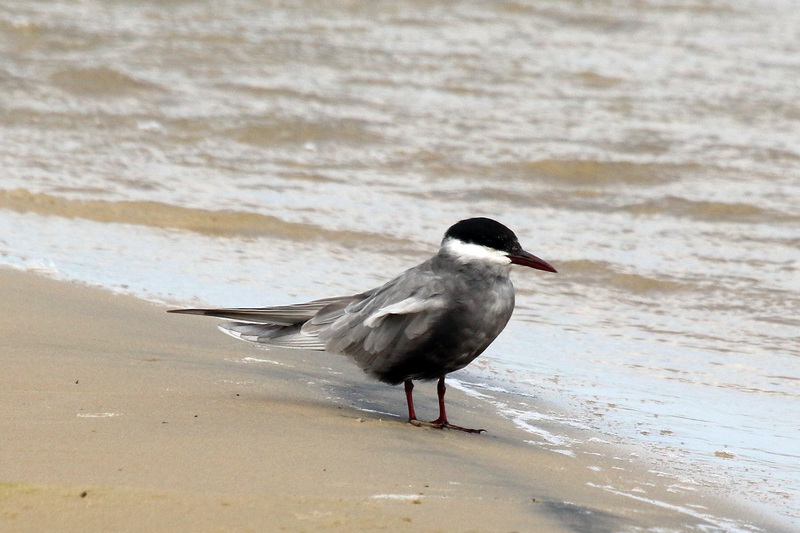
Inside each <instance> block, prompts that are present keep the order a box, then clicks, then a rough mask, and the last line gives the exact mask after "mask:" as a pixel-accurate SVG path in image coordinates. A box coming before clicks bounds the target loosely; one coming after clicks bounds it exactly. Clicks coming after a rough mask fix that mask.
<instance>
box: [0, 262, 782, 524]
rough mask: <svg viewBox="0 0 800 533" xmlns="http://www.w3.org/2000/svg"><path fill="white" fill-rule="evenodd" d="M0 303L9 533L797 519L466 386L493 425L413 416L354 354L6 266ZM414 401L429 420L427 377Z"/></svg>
mask: <svg viewBox="0 0 800 533" xmlns="http://www.w3.org/2000/svg"><path fill="white" fill-rule="evenodd" d="M0 301H2V302H4V303H3V304H2V305H3V306H4V309H5V312H4V313H3V316H4V318H5V319H4V320H3V321H2V323H0V339H2V340H1V341H0V342H2V343H3V350H2V352H3V353H4V356H3V359H4V363H3V366H4V373H3V377H2V378H0V383H2V386H1V387H0V394H1V395H2V400H3V401H2V404H0V405H2V413H0V420H3V425H4V426H5V427H7V428H10V431H6V432H5V433H6V436H5V437H4V440H3V443H2V447H0V529H3V528H5V527H11V528H12V529H14V530H18V531H39V530H47V529H50V528H53V527H56V526H57V527H58V529H60V530H64V531H78V530H87V529H89V530H92V529H99V528H101V527H102V528H103V529H107V530H119V531H125V530H142V529H147V530H151V531H198V530H208V529H215V528H216V529H220V528H221V529H225V530H229V531H238V530H247V529H265V528H266V529H276V530H277V529H281V528H283V529H286V530H289V531H304V530H320V529H325V530H328V531H354V530H355V531H358V530H361V531H369V530H373V529H385V530H389V531H395V530H396V531H440V530H441V531H467V530H470V531H473V530H474V531H531V530H536V531H553V532H568V531H571V532H574V531H579V532H581V531H586V532H589V531H609V532H611V531H620V530H632V529H634V530H635V529H636V528H639V529H640V530H641V529H644V530H647V529H655V528H662V530H666V531H671V530H676V531H683V530H686V529H690V528H703V527H704V528H706V530H708V531H758V530H765V531H788V530H789V529H788V528H787V527H784V526H780V525H778V524H777V523H776V522H775V520H776V519H773V518H769V517H762V516H759V515H758V514H757V513H756V512H755V511H754V510H753V509H751V508H747V507H744V506H742V505H741V503H740V502H729V501H725V500H724V499H719V498H716V497H714V496H713V495H711V494H707V493H705V492H702V491H699V490H694V489H687V490H678V491H676V490H675V489H674V488H670V487H669V486H666V485H665V483H664V481H663V479H661V478H659V476H658V475H656V474H653V473H649V472H648V471H647V469H646V467H645V466H644V465H643V464H640V463H638V462H637V461H636V460H634V459H631V458H630V457H624V458H623V457H616V456H615V454H614V453H606V454H599V453H593V451H592V446H595V447H597V448H603V446H604V445H603V444H602V443H595V444H591V445H589V444H587V443H585V442H584V444H585V446H582V447H581V448H580V449H579V450H576V453H574V454H573V455H572V456H570V455H567V454H563V453H558V452H557V451H553V450H552V449H549V448H546V447H544V446H537V439H539V438H538V437H537V436H536V435H533V434H531V433H528V432H525V431H524V430H522V429H520V428H518V427H517V426H516V425H515V424H514V422H513V421H510V420H507V419H505V418H503V417H501V416H499V415H498V414H497V413H496V412H495V409H494V407H493V406H492V405H490V403H489V402H486V401H482V400H480V399H476V398H474V397H473V396H471V395H470V394H468V393H465V392H463V391H461V390H459V389H458V388H457V387H449V389H448V407H449V414H450V416H451V418H452V420H453V421H454V423H457V424H461V425H466V426H471V427H483V428H486V429H487V430H488V432H487V433H485V434H482V435H467V434H463V433H460V432H451V431H440V430H434V429H430V428H417V427H413V426H411V425H410V424H407V423H406V422H405V421H404V419H403V418H402V417H403V416H404V412H405V411H404V410H405V403H404V399H403V393H402V390H401V388H397V387H390V386H387V385H384V384H380V383H377V382H373V381H370V380H368V379H367V378H366V377H365V376H364V375H363V374H362V373H361V372H360V371H359V370H358V369H357V368H355V366H353V365H351V364H350V363H349V362H348V361H347V360H346V359H345V358H340V357H337V356H332V355H329V354H320V353H312V352H301V351H289V350H277V349H271V350H269V351H264V350H257V349H255V348H254V347H252V346H250V345H247V344H245V343H241V342H235V341H234V340H232V339H230V338H228V337H226V336H224V335H220V334H219V332H218V331H217V330H216V328H215V327H214V321H213V320H207V319H205V320H204V319H202V318H200V317H191V316H181V315H167V314H166V313H165V310H166V307H164V306H162V305H157V304H152V303H149V302H145V301H142V300H138V299H136V298H134V297H132V296H122V295H116V294H112V293H110V292H106V291H104V290H102V289H97V288H92V287H85V286H80V285H76V284H71V283H68V282H61V281H54V280H51V279H47V278H44V277H41V276H39V275H37V274H34V273H30V272H22V271H17V270H13V269H7V268H0ZM415 392H416V393H417V394H415V400H416V401H417V408H418V412H419V413H420V416H421V417H424V418H428V417H429V416H430V415H432V414H434V413H435V409H436V408H435V405H436V403H435V395H434V394H433V386H432V385H429V384H421V386H420V387H419V389H415ZM585 433H586V432H583V433H580V434H576V435H571V436H570V437H571V438H575V439H576V440H580V439H582V440H586V434H585ZM621 453H622V452H621ZM84 493H85V494H84Z"/></svg>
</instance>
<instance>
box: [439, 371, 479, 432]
mask: <svg viewBox="0 0 800 533" xmlns="http://www.w3.org/2000/svg"><path fill="white" fill-rule="evenodd" d="M446 391H447V387H445V385H444V376H442V377H440V378H439V383H437V384H436V393H437V394H438V395H439V418H437V419H436V420H434V421H433V422H431V426H432V427H435V428H438V429H456V430H458V431H466V432H467V433H480V432H481V431H486V430H485V429H470V428H464V427H461V426H454V425H453V424H451V423H450V422H448V421H447V412H445V409H444V393H445V392H446Z"/></svg>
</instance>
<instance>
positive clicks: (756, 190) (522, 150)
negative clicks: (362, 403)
mask: <svg viewBox="0 0 800 533" xmlns="http://www.w3.org/2000/svg"><path fill="white" fill-rule="evenodd" d="M798 43H800V10H798V9H797V8H796V6H795V5H794V4H793V3H792V2H789V1H786V2H780V1H771V2H748V3H746V4H744V3H741V2H732V1H719V2H706V1H696V2H686V3H683V4H682V6H681V7H676V6H674V5H673V3H671V2H658V1H648V2H632V1H631V2H592V3H584V2H570V1H549V2H530V3H525V2H499V3H492V4H488V5H487V4H481V3H471V2H448V3H430V2H424V3H423V2H419V3H404V4H400V5H398V4H383V3H363V4H362V3H359V2H351V3H346V4H330V5H318V4H317V3H314V4H313V5H312V4H304V3H302V2H299V3H298V2H294V3H286V4H283V3H280V2H274V3H271V4H269V5H267V6H265V5H264V4H263V3H261V2H246V1H245V2H230V3H215V4H205V3H195V2H169V3H155V2H153V3H141V2H132V1H116V2H107V3H97V2H67V1H56V2H48V3H34V2H18V3H15V4H13V5H10V6H6V7H5V8H4V9H3V11H2V12H1V13H0V46H2V54H0V87H1V88H2V90H1V91H0V138H2V143H0V168H2V171H0V172H1V173H0V189H1V190H0V227H3V228H4V231H3V234H2V235H0V262H3V263H5V264H11V265H15V266H18V267H21V268H26V269H33V270H36V269H38V270H44V271H47V272H49V273H50V274H51V275H54V276H57V277H61V278H65V279H73V280H79V281H84V282H89V283H93V284H99V285H102V286H105V287H108V288H111V289H114V290H123V291H126V292H131V293H133V294H137V295H140V296H142V297H145V298H149V299H155V300H160V301H168V302H170V303H173V304H213V305H231V306H249V305H266V304H273V303H288V302H291V301H296V300H302V299H306V298H315V297H320V296H327V295H333V294H340V293H347V292H350V291H360V290H363V289H366V288H369V287H371V286H374V285H376V284H378V283H381V282H383V281H384V280H386V279H387V278H389V277H391V276H393V275H394V274H396V273H399V272H400V271H402V270H404V269H405V268H408V267H410V266H412V265H413V264H415V263H416V262H417V261H419V260H421V259H423V258H424V257H426V256H427V255H428V254H430V253H432V252H433V251H435V249H436V246H437V244H438V241H439V239H441V235H442V233H443V232H444V230H445V229H446V228H447V227H448V226H449V225H450V224H452V223H453V222H455V221H457V220H459V219H461V218H464V217H466V216H473V215H486V216H491V217H494V218H497V219H499V220H501V221H503V222H504V223H506V224H507V225H508V226H510V227H511V228H512V229H514V230H515V231H516V232H517V234H518V236H519V237H520V240H521V241H522V243H523V245H524V246H525V247H526V248H527V249H529V250H531V251H533V252H534V253H536V254H537V255H539V256H541V257H543V258H545V259H546V260H548V261H550V262H551V263H553V264H554V265H555V266H556V268H558V269H559V274H558V275H556V276H553V275H548V274H545V273H539V272H532V271H524V272H523V271H517V272H515V273H514V281H515V284H516V286H517V289H518V296H517V311H516V313H515V318H514V319H513V320H512V323H511V324H510V325H509V327H508V329H507V331H506V332H505V333H504V334H503V335H502V336H501V337H500V339H498V341H497V342H496V343H495V344H494V345H493V346H492V347H491V348H490V350H489V351H488V352H487V353H486V354H485V355H484V356H483V357H482V358H481V359H480V360H479V363H478V364H476V365H474V367H471V368H470V369H468V370H467V371H465V372H462V373H461V375H460V376H459V377H460V379H464V380H466V381H469V382H481V381H483V380H489V381H492V380H496V381H497V382H499V383H501V384H502V386H504V387H506V388H512V389H514V390H518V391H520V392H521V393H526V394H532V395H534V396H535V397H539V398H543V399H547V400H548V401H553V402H556V403H562V404H564V405H567V406H569V407H570V408H571V409H572V411H571V412H572V413H574V417H575V421H576V423H581V424H587V425H590V426H592V427H596V428H597V430H598V431H599V432H602V433H604V434H606V435H608V436H610V437H613V438H618V439H620V440H623V441H626V442H634V443H638V444H639V445H643V446H644V447H646V448H647V449H648V450H649V452H650V453H653V454H655V455H656V456H659V455H661V456H669V457H675V458H676V460H675V461H674V463H675V464H674V465H672V466H675V467H678V468H683V469H684V471H685V472H688V473H691V474H692V476H693V478H696V482H697V483H707V484H711V486H715V487H717V488H721V489H722V488H724V490H726V491H730V493H731V494H732V495H733V496H736V497H741V498H743V499H745V500H751V501H756V502H763V503H766V504H768V505H771V506H772V510H773V511H774V512H775V513H776V514H779V515H782V516H785V517H788V518H789V519H792V520H795V521H800V504H798V493H800V490H799V489H800V444H798V443H800V440H799V439H798V436H800V435H798V431H800V422H798V420H800V343H798V333H799V332H800V296H799V295H798V292H799V291H798V289H800V211H799V210H798V207H797V206H798V204H800V177H799V176H800V148H798V147H800V105H799V104H798V102H800V86H799V85H798V84H797V76H798V72H800V44H798ZM493 382H494V381H493ZM532 409H533V410H532V411H530V413H529V415H530V416H529V417H528V418H529V419H530V420H532V422H530V424H532V426H535V425H536V422H535V417H534V414H535V405H533V407H532Z"/></svg>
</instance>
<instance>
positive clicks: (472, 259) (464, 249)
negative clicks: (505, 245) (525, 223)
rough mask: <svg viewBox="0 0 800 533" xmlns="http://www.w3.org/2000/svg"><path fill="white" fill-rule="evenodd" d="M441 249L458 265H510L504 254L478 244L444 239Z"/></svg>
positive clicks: (509, 260)
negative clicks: (458, 263)
mask: <svg viewBox="0 0 800 533" xmlns="http://www.w3.org/2000/svg"><path fill="white" fill-rule="evenodd" d="M442 249H443V250H444V251H445V252H446V253H447V254H449V255H451V256H452V257H455V258H456V260H457V261H458V262H460V263H483V264H487V265H497V266H509V265H511V259H509V257H508V255H507V254H506V252H502V251H500V250H495V249H494V248H489V247H488V246H482V245H480V244H473V243H469V242H464V241H461V240H459V239H452V238H450V239H446V240H445V241H444V242H443V243H442Z"/></svg>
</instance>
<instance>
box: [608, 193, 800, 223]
mask: <svg viewBox="0 0 800 533" xmlns="http://www.w3.org/2000/svg"><path fill="white" fill-rule="evenodd" d="M623 209H624V210H625V211H628V212H629V213H632V214H635V215H653V214H666V215H671V216H677V217H685V218H693V219H696V220H703V221H709V222H771V223H775V222H780V223H783V222H798V221H800V216H796V215H790V214H788V213H784V212H782V211H778V210H775V209H766V208H763V207H759V206H756V205H753V204H745V203H732V202H711V201H699V200H688V199H686V198H680V197H677V196H666V197H664V198H658V199H655V200H649V201H646V202H641V203H637V204H630V205H627V206H625V207H623Z"/></svg>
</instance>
